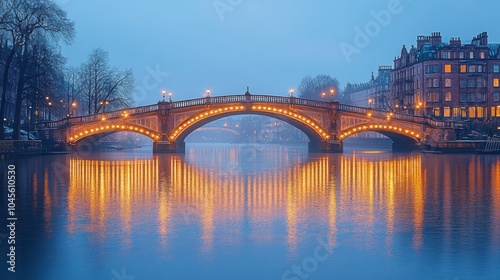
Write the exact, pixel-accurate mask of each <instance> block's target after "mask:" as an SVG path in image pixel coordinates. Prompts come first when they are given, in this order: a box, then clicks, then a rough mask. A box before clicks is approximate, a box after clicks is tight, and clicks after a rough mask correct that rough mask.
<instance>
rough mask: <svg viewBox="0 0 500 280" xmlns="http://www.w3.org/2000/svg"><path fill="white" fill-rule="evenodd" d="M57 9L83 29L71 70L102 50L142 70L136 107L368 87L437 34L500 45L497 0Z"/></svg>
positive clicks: (205, 2)
mask: <svg viewBox="0 0 500 280" xmlns="http://www.w3.org/2000/svg"><path fill="white" fill-rule="evenodd" d="M56 2H58V3H59V4H60V5H61V7H62V8H63V9H64V10H66V11H67V12H68V16H69V17H70V18H71V19H72V20H74V21H75V23H76V32H77V35H76V39H75V41H74V42H73V44H72V45H71V46H65V47H63V54H64V55H65V56H66V57H68V59H69V61H68V62H69V64H71V65H79V64H80V63H81V62H83V61H85V60H86V58H87V56H88V54H89V53H90V52H91V51H92V50H93V49H95V48H103V49H104V50H106V51H108V52H109V54H110V58H111V64H112V65H113V66H117V67H119V68H122V69H124V68H131V69H132V70H133V71H134V74H135V77H136V80H137V82H136V85H137V87H138V92H137V93H136V94H135V98H136V102H137V104H138V105H143V104H152V103H156V102H157V101H158V100H160V99H161V89H162V88H165V89H167V90H168V91H171V92H173V99H174V100H179V99H190V98H197V97H201V96H202V94H203V93H204V91H205V89H206V88H210V89H211V91H212V94H213V95H227V94H238V93H244V92H245V88H246V86H247V85H249V86H250V88H251V92H252V93H255V94H257V93H261V94H272V95H287V94H288V90H289V89H290V88H291V87H296V86H297V85H298V84H299V83H300V80H301V79H302V78H303V77H304V76H306V75H316V74H328V75H331V76H333V77H336V78H337V79H338V80H339V81H340V84H341V87H343V86H345V84H346V83H347V82H365V81H367V80H368V79H369V78H370V75H371V71H376V70H377V68H378V66H379V65H392V63H393V59H394V57H395V56H397V55H398V54H399V53H400V51H401V47H402V45H403V44H406V45H407V46H410V45H412V44H415V40H416V37H417V35H430V33H432V32H435V31H440V32H441V34H442V35H443V40H444V41H448V40H449V39H450V37H461V38H462V40H463V41H470V39H471V38H472V37H473V36H475V35H477V34H479V33H480V32H483V31H487V32H488V34H489V39H490V42H500V30H499V29H498V28H495V24H494V23H495V19H496V18H498V16H497V14H496V13H497V11H498V9H499V8H500V3H499V2H498V1H494V0H486V1H480V2H477V1H476V2H475V3H474V2H473V1H451V0H440V1H430V0H377V1H366V0H365V1H361V0H349V1H333V0H330V1H327V0H317V1H306V0H275V1H271V0H267V1H264V0H184V1H181V0H178V1H175V0H161V1H160V0H143V1H131V0H120V1H118V0H100V1H98V0H87V1H82V0H56ZM358 30H361V31H362V32H363V34H364V35H359V31H358ZM359 37H363V38H362V39H359ZM356 39H358V40H356ZM346 46H347V50H348V51H347V54H346ZM343 49H344V51H343ZM349 52H350V54H349Z"/></svg>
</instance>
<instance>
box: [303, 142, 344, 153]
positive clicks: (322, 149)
mask: <svg viewBox="0 0 500 280" xmlns="http://www.w3.org/2000/svg"><path fill="white" fill-rule="evenodd" d="M343 151H344V148H343V145H342V142H340V141H328V142H309V152H310V153H342V152H343Z"/></svg>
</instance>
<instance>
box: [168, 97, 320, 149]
mask: <svg viewBox="0 0 500 280" xmlns="http://www.w3.org/2000/svg"><path fill="white" fill-rule="evenodd" d="M245 110H246V108H245V106H228V107H224V108H219V109H213V110H210V111H206V112H203V113H199V114H197V115H195V116H192V117H191V118H189V119H188V120H186V121H184V122H183V123H181V124H180V125H179V126H178V127H177V128H176V129H175V130H174V131H173V132H172V134H171V136H170V137H169V140H170V141H176V140H177V138H178V137H179V135H181V134H182V132H183V131H185V130H186V129H188V128H189V127H191V126H193V125H195V124H196V123H198V122H200V121H202V120H206V119H208V118H210V117H213V116H217V115H221V114H226V113H228V112H238V111H240V112H241V111H245ZM252 111H253V112H264V113H271V114H274V115H278V116H285V117H287V118H289V119H293V120H295V121H298V122H300V123H302V124H304V125H306V126H307V127H309V128H310V129H311V130H313V131H314V132H316V133H317V134H318V135H319V136H320V138H321V139H323V140H328V139H330V135H328V133H327V132H326V130H324V129H323V128H322V127H321V126H320V125H319V124H317V123H315V121H313V120H312V119H310V118H308V117H306V116H304V115H301V114H299V113H297V112H295V111H290V110H285V109H280V108H276V107H271V106H256V105H254V106H252V107H251V111H250V112H252Z"/></svg>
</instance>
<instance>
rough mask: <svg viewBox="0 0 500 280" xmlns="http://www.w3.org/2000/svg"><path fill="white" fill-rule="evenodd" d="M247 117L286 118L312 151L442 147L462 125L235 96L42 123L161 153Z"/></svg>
mask: <svg viewBox="0 0 500 280" xmlns="http://www.w3.org/2000/svg"><path fill="white" fill-rule="evenodd" d="M241 114H254V115H264V116H269V117H273V118H278V119H280V120H283V121H285V122H287V123H289V124H291V125H293V126H295V127H297V128H298V129H300V130H301V131H303V132H304V133H305V134H306V135H307V136H308V138H309V141H310V142H309V149H310V150H311V151H320V152H338V151H342V141H343V140H344V139H346V138H347V137H349V136H351V135H355V134H357V133H359V132H364V131H375V132H379V133H381V134H383V135H385V136H387V137H389V138H390V139H391V140H392V141H393V150H411V149H416V148H418V147H419V145H420V144H426V145H428V146H433V145H437V144H438V143H440V142H442V141H447V140H455V139H457V137H458V135H459V132H460V130H461V129H462V128H463V127H462V124H461V123H456V122H446V121H437V120H433V119H430V118H427V117H422V116H414V115H406V114H399V113H394V112H388V111H380V110H375V109H371V108H361V107H355V106H349V105H344V104H340V103H338V102H325V101H317V100H309V99H302V98H294V97H280V96H268V95H252V94H250V93H249V92H247V93H246V94H244V95H230V96H217V97H206V98H199V99H192V100H185V101H176V102H159V103H158V104H155V105H150V106H143V107H137V108H130V109H123V110H119V111H113V112H106V113H101V114H97V115H92V116H86V117H74V118H68V119H64V120H61V121H57V122H50V123H44V124H41V125H39V128H38V129H39V130H40V131H41V132H42V135H44V137H45V138H48V139H52V140H53V141H56V142H60V143H67V144H70V145H76V144H78V146H81V147H87V148H88V147H92V146H93V145H94V143H96V142H97V141H98V139H99V137H101V136H102V135H106V134H110V133H113V132H118V131H130V132H135V133H139V134H143V135H145V136H147V137H149V138H151V139H152V140H153V141H154V145H153V150H154V151H155V152H182V151H184V139H185V138H186V137H187V136H188V135H189V134H190V133H192V132H193V131H195V130H196V129H199V128H200V127H202V126H204V125H205V124H208V123H210V122H212V121H214V120H217V119H220V118H223V117H227V116H233V115H241Z"/></svg>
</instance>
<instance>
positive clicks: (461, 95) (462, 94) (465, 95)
mask: <svg viewBox="0 0 500 280" xmlns="http://www.w3.org/2000/svg"><path fill="white" fill-rule="evenodd" d="M460 102H467V94H465V93H460Z"/></svg>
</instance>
